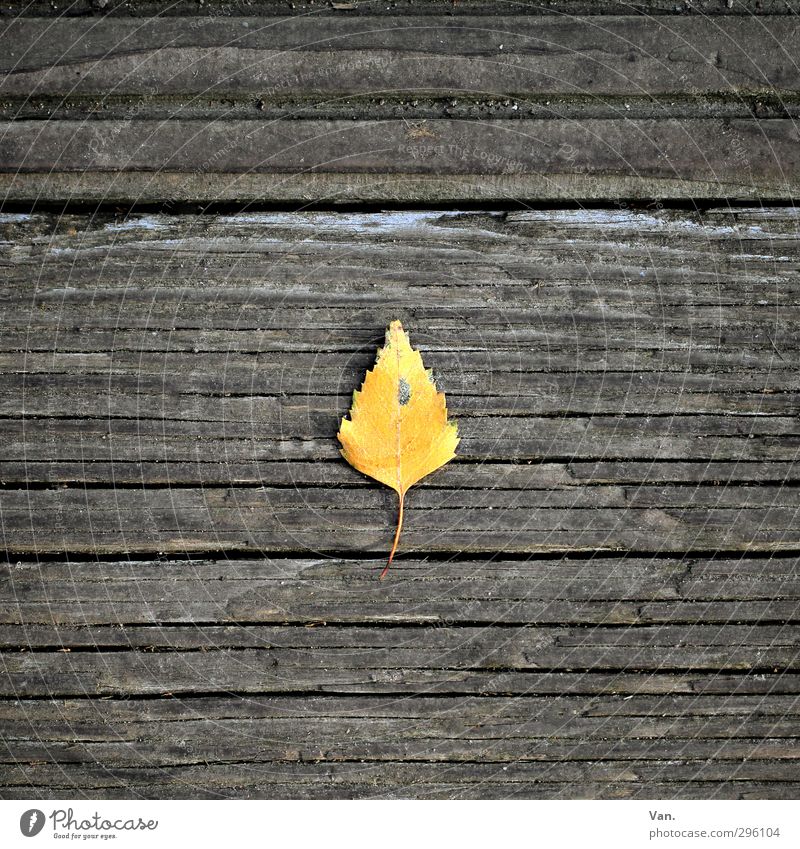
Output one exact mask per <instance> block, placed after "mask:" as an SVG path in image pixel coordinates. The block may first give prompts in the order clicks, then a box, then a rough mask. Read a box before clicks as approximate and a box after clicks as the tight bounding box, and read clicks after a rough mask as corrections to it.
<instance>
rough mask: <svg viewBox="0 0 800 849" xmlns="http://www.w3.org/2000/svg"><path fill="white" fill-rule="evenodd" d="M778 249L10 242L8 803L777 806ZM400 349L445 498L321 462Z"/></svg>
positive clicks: (782, 609) (785, 656)
mask: <svg viewBox="0 0 800 849" xmlns="http://www.w3.org/2000/svg"><path fill="white" fill-rule="evenodd" d="M797 232H798V218H797V215H796V213H795V210H793V209H786V208H779V207H775V208H752V209H742V208H732V207H724V206H723V207H718V208H715V209H711V210H708V211H706V212H702V213H699V212H696V211H694V212H689V211H683V210H663V209H650V210H640V211H634V210H630V209H624V208H618V209H605V210H591V211H587V210H528V211H518V212H500V211H497V212H461V213H455V212H449V213H444V212H441V211H427V212H424V211H421V212H407V211H406V212H394V213H367V212H363V211H362V212H350V213H322V212H315V213H304V214H302V213H278V212H274V213H256V212H254V213H246V212H245V213H240V214H235V215H229V214H220V215H213V214H206V215H168V214H164V215H151V214H138V213H135V214H130V215H128V216H120V217H117V216H114V215H108V214H107V213H104V212H102V211H101V212H99V213H97V214H95V215H78V214H69V213H68V214H65V215H56V214H52V215H51V214H46V213H32V214H31V213H6V214H4V215H3V217H2V218H0V238H1V239H2V241H1V242H0V263H1V264H2V267H3V278H4V285H3V287H2V291H0V309H1V310H2V319H1V320H2V328H3V333H2V334H0V416H2V427H3V436H4V442H3V452H2V456H0V519H1V520H2V532H3V544H4V548H5V549H6V562H5V563H4V564H3V566H2V569H0V600H1V601H2V604H0V661H1V662H2V668H3V673H4V674H3V676H2V681H1V682H0V726H2V730H3V738H4V740H5V742H6V746H5V747H4V752H3V753H2V754H1V755H0V795H2V796H3V797H6V798H20V796H26V797H28V796H30V797H31V798H57V797H61V798H64V797H67V798H71V797H73V796H80V797H86V798H111V797H127V798H130V796H131V795H137V796H142V797H148V798H165V799H166V798H344V797H350V798H397V797H418V798H653V797H654V796H659V797H662V798H741V799H744V798H775V799H778V798H795V797H796V793H797V786H798V783H797V781H796V776H797V772H796V768H795V766H794V764H795V762H796V759H797V756H798V748H797V710H798V707H797V706H798V699H797V697H798V694H799V693H800V670H799V669H798V658H800V653H799V652H798V645H799V641H800V631H798V623H800V615H798V608H799V607H800V586H798V581H800V572H799V571H798V550H800V539H798V536H797V528H798V522H797V514H798V509H800V502H798V498H800V495H798V489H797V481H798V476H797V448H798V428H797V413H798V399H797V393H798V384H797V377H796V374H797V369H796V366H797V363H798V355H797V350H798V335H797V329H796V322H795V321H794V319H793V316H794V311H795V309H796V307H797V301H798V295H800V292H798V288H797V281H796V272H797V268H798V248H797V245H798V240H797ZM395 317H399V318H401V319H402V320H403V321H404V323H405V324H406V325H407V326H408V328H409V330H410V331H411V333H412V340H413V341H414V343H415V345H418V346H419V347H420V348H421V349H422V351H423V353H424V357H425V361H426V364H427V365H429V366H430V367H432V368H433V369H434V372H435V374H436V376H437V378H438V379H439V380H440V381H441V384H442V387H443V389H444V390H445V391H446V392H447V395H448V402H449V407H450V409H451V410H452V412H453V415H454V416H455V418H457V419H458V421H459V424H460V426H461V428H462V432H463V434H464V442H463V444H462V446H463V451H461V453H460V455H459V458H458V461H457V462H454V463H453V464H452V465H451V466H450V467H448V468H446V469H443V470H442V472H441V474H437V475H436V476H433V477H431V478H430V479H429V480H428V481H425V482H422V483H421V484H420V486H419V489H418V490H417V491H416V492H412V493H411V494H410V495H409V499H410V502H409V510H408V514H407V522H408V526H407V530H406V536H405V537H404V540H403V546H402V554H401V556H400V557H399V559H398V561H397V562H396V563H395V564H394V565H393V572H392V573H390V579H389V580H387V581H384V582H378V581H377V580H376V574H377V572H378V571H380V568H382V566H383V563H384V556H385V552H386V549H387V544H388V542H389V541H390V540H389V538H390V536H391V529H392V527H393V524H392V523H393V519H394V509H395V507H394V503H393V501H392V499H391V497H390V493H388V492H384V491H383V490H381V489H380V488H379V487H377V486H373V485H372V484H370V483H369V482H367V481H366V480H365V479H363V478H362V477H361V476H359V475H358V474H357V473H355V472H354V471H353V470H352V469H350V468H349V467H348V466H347V465H346V464H345V463H343V462H342V461H341V460H340V459H338V455H337V453H336V445H335V440H334V435H335V431H336V428H337V426H338V421H339V417H340V416H341V415H342V414H343V412H344V411H345V410H346V408H347V406H348V404H349V394H350V392H351V391H352V389H353V388H355V387H356V386H357V385H358V382H359V381H360V379H361V377H362V375H363V371H364V369H365V368H367V367H368V365H369V364H370V363H371V361H372V358H373V357H374V351H375V347H376V345H377V344H378V343H379V341H380V338H381V336H382V333H383V330H384V328H385V326H386V324H387V323H388V320H390V319H391V318H395Z"/></svg>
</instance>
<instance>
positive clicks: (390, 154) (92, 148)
mask: <svg viewBox="0 0 800 849" xmlns="http://www.w3.org/2000/svg"><path fill="white" fill-rule="evenodd" d="M457 5H459V8H458V9H456V8H455V7H454V6H452V4H450V5H449V6H447V7H446V8H442V5H441V4H436V3H422V4H418V5H415V6H411V7H409V8H408V9H407V10H405V13H404V12H403V11H397V12H396V13H395V14H393V15H386V14H384V13H385V12H386V11H387V9H380V10H378V9H376V8H375V7H374V6H373V5H372V4H366V5H364V7H363V8H361V9H360V11H359V13H358V14H355V15H348V14H340V13H338V12H337V10H335V9H324V10H320V11H322V12H323V14H319V13H318V12H317V11H316V10H313V11H311V10H306V11H307V12H308V11H311V13H310V14H304V13H303V11H302V10H299V9H295V10H294V11H293V12H292V13H290V14H288V15H287V10H285V9H280V10H277V9H276V8H274V7H270V4H269V3H266V4H265V3H257V4H254V5H253V6H247V7H240V8H238V12H242V13H245V12H246V13H247V14H238V13H237V14H230V11H229V10H228V11H227V12H226V11H221V12H220V13H219V14H208V15H204V16H198V15H196V14H195V15H191V16H188V15H186V12H187V9H186V7H185V6H184V5H181V4H178V5H176V6H175V7H174V8H172V10H171V14H169V15H166V16H159V17H150V18H148V17H143V16H139V15H137V12H142V13H143V14H146V12H147V9H148V8H149V6H148V5H147V4H146V3H145V4H141V5H140V6H137V5H136V4H134V5H133V7H132V8H130V7H129V6H128V4H123V5H122V6H121V7H112V8H111V9H109V10H108V11H109V12H115V13H114V14H105V15H102V16H94V15H87V14H86V11H87V10H86V9H83V8H82V7H81V6H80V5H76V6H75V7H73V8H71V9H70V12H69V14H64V15H57V14H55V15H54V14H52V12H49V13H48V14H44V13H43V10H41V9H39V7H38V6H37V5H36V4H33V5H31V6H29V7H28V8H27V9H17V12H18V14H17V15H16V16H12V17H9V19H8V20H7V21H6V23H5V26H3V27H2V28H0V57H3V58H2V59H0V139H2V147H0V196H3V197H5V198H6V199H8V200H15V201H27V202H30V201H34V200H40V199H48V200H54V199H58V200H69V201H75V200H81V201H97V200H100V201H105V202H107V203H114V202H128V203H130V202H131V201H136V200H139V201H145V202H155V203H161V204H170V203H175V202H178V201H180V200H193V201H230V200H235V201H242V200H257V201H264V200H268V201H277V202H279V201H287V200H290V201H313V202H324V203H335V202H354V201H381V200H394V201H427V202H437V203H442V202H450V201H458V200H461V201H463V200H487V199H491V200H497V199H498V198H500V199H515V198H516V199H529V200H530V199H537V200H543V199H571V200H575V199H589V198H604V199H609V198H617V199H619V198H640V199H641V198H652V197H664V198H695V197H706V198H733V197H736V198H759V199H760V198H771V199H785V200H789V199H791V198H793V197H795V196H796V195H797V193H798V189H799V188H800V176H799V175H800V163H799V162H798V154H797V150H798V133H797V127H796V125H795V123H794V119H795V118H796V117H797V116H798V115H800V96H799V95H798V90H799V89H800V79H799V78H798V71H797V68H798V58H800V57H798V44H800V41H799V40H798V38H797V35H798V25H797V23H796V21H797V18H796V16H795V15H794V14H792V11H793V9H792V6H791V4H775V5H773V4H769V3H758V4H743V3H736V4H734V5H735V8H731V9H729V8H728V7H727V3H721V4H719V8H716V7H715V5H714V4H713V3H708V4H698V6H697V8H698V9H700V7H708V11H714V12H718V13H719V14H715V15H711V16H708V17H703V16H697V15H694V14H692V15H683V14H660V13H661V12H668V11H672V12H673V13H674V12H676V11H680V9H678V10H676V9H675V7H674V6H673V7H672V8H671V9H668V8H666V7H665V6H662V5H661V4H659V3H650V4H648V3H645V4H640V5H633V6H625V5H624V4H616V3H601V4H598V5H597V6H596V8H595V9H594V12H595V14H586V15H583V14H574V12H576V11H577V12H579V11H580V10H581V8H582V7H580V4H577V5H576V4H575V3H570V2H566V3H561V4H547V5H546V6H544V5H537V4H531V5H530V7H525V6H523V7H520V6H519V5H511V4H509V5H508V6H506V7H503V6H502V4H489V5H486V4H481V3H472V2H469V3H465V4H457ZM461 6H463V8H461ZM751 6H758V8H757V9H756V8H754V7H753V8H751ZM573 7H574V8H573ZM579 7H580V8H579ZM650 7H652V10H653V11H655V12H657V13H659V14H655V15H650V14H640V12H642V11H646V10H647V9H649V8H650ZM392 8H395V7H390V11H391V9H392ZM548 10H549V14H541V13H542V12H543V11H548ZM10 11H11V12H12V15H13V12H14V9H13V8H12V9H11V10H10ZM37 11H38V12H40V13H41V14H42V17H35V16H34V15H35V14H36V13H37ZM341 11H342V10H339V12H341ZM354 11H355V10H354ZM621 11H624V12H627V14H609V12H621ZM765 11H766V12H767V14H763V13H764V12H765ZM22 12H24V14H19V13H22ZM372 12H377V13H378V14H376V15H375V16H374V17H370V14H371V13H372ZM521 12H524V14H521ZM172 13H178V16H175V15H174V14H172ZM259 13H261V14H259ZM270 13H271V14H270ZM276 13H277V14H276ZM565 13H566V14H565ZM754 13H757V14H754ZM181 14H182V15H183V16H181Z"/></svg>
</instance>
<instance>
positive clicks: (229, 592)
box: [0, 557, 800, 649]
mask: <svg viewBox="0 0 800 849" xmlns="http://www.w3.org/2000/svg"><path fill="white" fill-rule="evenodd" d="M382 565H383V564H382V562H381V563H380V564H377V565H376V562H375V561H370V560H355V561H348V560H337V559H327V560H326V559H321V560H307V559H293V560H280V559H277V560H271V559H263V560H250V561H249V560H233V561H230V560H218V561H211V560H209V561H197V560H194V561H189V562H184V561H173V562H170V563H164V562H163V561H135V560H133V561H123V562H114V561H110V562H109V561H106V562H85V563H83V562H81V563H74V562H73V563H69V562H67V563H63V562H60V561H53V562H47V561H44V562H40V563H18V564H13V565H12V564H8V565H6V566H4V567H3V568H2V570H1V571H0V575H2V579H3V590H2V598H3V601H4V604H3V608H2V611H0V621H1V622H2V623H4V624H3V625H2V626H0V643H2V645H4V646H6V647H8V648H9V649H13V648H26V647H28V648H36V647H48V646H51V647H52V646H77V645H81V646H84V647H86V646H92V645H94V644H95V643H94V641H95V640H96V639H100V637H99V634H100V633H101V632H99V631H98V632H94V631H91V630H85V631H81V632H78V633H76V632H75V631H74V630H73V628H74V626H87V625H90V624H92V625H115V626H116V625H125V626H126V627H129V626H135V625H150V624H156V623H172V624H178V623H186V624H191V623H193V622H204V623H220V624H223V623H232V624H236V623H242V622H247V623H275V624H282V623H296V624H303V625H305V624H308V623H314V622H325V623H328V624H336V623H344V624H347V623H351V624H357V623H362V624H364V623H370V622H371V623H386V624H402V623H406V624H427V625H433V626H442V625H458V624H466V625H471V624H482V625H486V626H492V625H496V624H499V623H504V624H519V625H527V624H537V623H538V624H552V625H555V624H566V623H574V624H576V625H588V624H599V625H604V624H605V625H623V624H630V625H634V624H642V625H644V624H654V623H664V624H668V623H678V622H685V623H687V624H690V625H691V624H696V623H698V622H703V623H707V624H708V623H719V624H723V625H724V624H730V623H733V622H737V623H747V622H750V623H753V624H755V625H759V624H767V623H775V622H776V621H796V620H797V619H798V618H800V616H798V614H799V613H800V601H798V597H799V596H800V583H799V582H800V576H799V575H798V563H797V559H796V558H773V559H768V560H753V559H747V558H741V559H736V560H709V559H708V558H687V559H683V560H668V559H651V560H647V559H641V558H639V559H633V558H625V559H619V560H606V559H603V558H602V557H594V558H592V559H590V560H586V561H580V560H579V561H570V560H552V561H547V560H545V561H538V562H537V561H531V562H516V561H511V562H508V561H505V562H504V561H503V560H502V559H499V558H497V557H493V558H490V559H488V560H487V561H485V562H481V561H463V560H458V559H455V558H454V559H453V560H452V561H445V562H428V561H426V560H414V559H411V558H401V559H399V560H398V561H397V563H396V564H395V565H394V566H393V571H392V581H391V582H390V583H389V584H387V585H386V586H385V587H382V588H381V592H380V593H379V594H376V591H375V574H376V569H377V568H379V566H380V567H381V568H382ZM21 626H24V628H22V627H21ZM104 633H105V637H104V639H106V640H107V639H109V635H108V632H107V631H106V632H104ZM135 633H137V634H141V635H143V636H142V637H141V639H144V640H146V641H148V643H147V644H148V645H149V641H150V640H152V638H153V632H152V631H141V632H135ZM111 636H112V637H113V639H114V642H115V644H121V645H126V642H125V641H126V639H127V638H128V637H129V636H130V631H126V632H124V633H122V634H117V635H113V634H112V635H111ZM131 639H133V637H132V636H131Z"/></svg>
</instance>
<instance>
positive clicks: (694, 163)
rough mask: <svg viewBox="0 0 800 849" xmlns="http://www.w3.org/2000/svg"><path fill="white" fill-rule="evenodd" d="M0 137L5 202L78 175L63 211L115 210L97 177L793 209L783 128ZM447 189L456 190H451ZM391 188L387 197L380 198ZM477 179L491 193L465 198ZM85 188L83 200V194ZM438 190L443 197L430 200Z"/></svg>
mask: <svg viewBox="0 0 800 849" xmlns="http://www.w3.org/2000/svg"><path fill="white" fill-rule="evenodd" d="M0 135H2V138H3V156H2V160H0V171H2V172H5V179H4V180H3V181H2V184H0V189H2V191H3V193H4V195H5V196H6V197H7V198H8V199H22V198H25V197H28V198H31V192H32V191H33V188H34V187H37V186H38V190H37V192H36V193H35V194H34V195H33V197H41V196H42V195H41V193H42V191H46V192H47V195H49V194H50V193H51V192H54V191H55V186H56V183H55V182H53V180H54V179H55V180H57V179H58V175H59V174H60V173H65V174H70V173H74V174H75V177H74V178H72V179H71V180H70V179H69V178H68V183H67V185H70V186H71V190H72V191H74V192H75V194H74V195H73V198H72V199H73V200H78V199H85V198H88V197H90V196H91V194H92V192H97V191H99V189H100V184H101V183H102V185H103V194H102V195H101V196H102V197H104V198H105V199H107V200H113V198H114V196H115V194H114V193H115V187H114V179H115V178H114V177H113V176H112V178H111V179H109V177H107V176H103V175H104V173H105V172H114V173H115V174H121V175H123V176H124V175H126V174H131V173H133V174H138V175H139V176H138V177H137V178H136V180H138V183H139V186H140V188H141V189H143V191H142V193H141V194H137V195H133V196H132V195H131V194H130V192H131V190H132V187H133V185H134V183H130V182H129V183H128V186H127V187H122V184H120V187H122V191H123V194H127V195H128V197H132V198H133V199H137V200H154V199H159V198H160V199H161V200H162V201H166V200H168V201H170V202H174V201H175V200H176V199H180V198H182V197H195V198H197V199H205V200H213V199H224V198H225V197H227V196H230V195H229V193H230V192H231V191H233V192H235V193H236V194H237V196H238V197H240V198H245V199H246V198H254V197H260V198H264V197H274V198H275V199H284V200H285V199H288V198H292V197H294V198H297V199H300V198H302V197H308V198H312V197H313V198H315V199H317V200H319V199H322V198H324V199H327V200H330V199H331V198H333V197H335V196H336V195H339V194H340V193H341V192H345V194H346V196H348V197H349V198H350V199H362V200H365V199H377V198H382V197H394V198H396V199H400V198H402V197H403V196H404V192H405V197H406V198H410V197H416V199H417V200H421V201H431V200H435V199H437V198H438V199H439V200H440V201H441V200H444V199H445V198H454V197H459V196H460V197H464V198H473V197H479V196H481V195H482V194H485V193H487V192H488V193H489V194H490V195H493V196H494V197H495V198H508V197H511V198H514V197H523V198H524V197H537V196H538V197H540V198H558V197H562V196H568V197H571V198H572V199H577V198H583V197H592V196H595V195H597V194H598V192H600V193H602V194H603V195H604V196H605V197H606V198H620V197H643V196H644V197H653V196H658V197H669V196H673V195H674V196H679V197H687V196H689V197H692V196H697V195H700V196H706V197H723V198H727V197H758V198H761V197H775V198H780V197H794V196H795V195H796V194H797V190H798V170H799V169H798V156H799V154H798V153H797V151H798V145H797V138H798V137H797V128H796V126H795V124H794V123H793V122H792V121H791V120H781V119H776V120H772V121H765V122H755V121H752V120H746V119H732V120H730V121H724V122H720V121H719V120H711V119H708V120H702V119H699V120H698V119H686V120H681V119H667V120H663V121H659V120H648V119H591V120H586V121H582V122H579V123H578V124H576V123H575V122H573V121H566V120H563V121H559V120H553V121H543V122H542V121H532V120H525V119H521V120H515V121H508V120H497V121H491V122H469V121H452V120H447V119H442V120H439V121H436V122H431V126H430V127H426V126H423V127H414V126H413V125H410V124H409V123H408V122H407V121H403V120H399V121H398V120H386V121H375V122H371V121H364V120H356V121H353V120H350V121H323V120H305V121H293V122H269V121H268V122H264V123H262V122H250V121H218V122H210V123H209V122H205V121H182V120H178V119H176V120H172V121H147V120H141V121H133V122H130V121H129V122H124V121H106V122H102V126H101V125H100V123H99V122H86V121H53V122H39V121H26V120H21V121H17V122H0ZM765 151H768V153H767V154H766V155H765ZM54 172H55V173H54ZM164 172H166V176H164V177H162V176H161V175H162V173H164ZM37 173H39V174H41V173H44V174H47V175H49V178H48V180H49V185H48V182H40V183H37V182H36V180H35V179H34V180H33V181H27V182H26V181H25V180H24V179H20V177H19V174H29V175H36V174H37ZM87 174H88V175H89V176H86V175H87ZM170 175H172V176H170ZM262 175H263V179H262ZM350 175H353V176H355V177H356V178H357V179H356V180H352V179H350ZM376 175H384V176H383V177H381V178H378V177H376ZM450 175H452V176H453V177H456V178H458V179H457V180H449V176H450ZM215 177H216V179H214V178H215ZM387 177H392V178H393V183H394V185H392V183H390V184H388V185H386V184H384V181H385V180H386V178H387ZM418 177H420V178H422V182H420V181H419V180H418V179H417V178H418ZM484 177H486V178H488V179H489V180H490V181H491V182H490V183H486V184H485V185H484V186H483V187H482V188H478V189H475V188H469V186H470V185H472V184H474V183H480V182H481V180H483V178H484ZM142 178H144V179H142ZM551 180H552V182H551ZM87 181H88V186H89V188H88V192H87V191H86V190H84V189H82V188H81V183H83V182H87ZM426 182H427V186H426V184H425V183H426ZM404 185H405V189H404V188H403V186H404ZM443 185H447V186H448V188H447V189H446V191H447V192H448V194H445V193H444V192H443V191H441V190H440V188H437V187H438V186H443ZM92 186H94V188H92ZM201 186H205V188H200V187H201ZM503 186H505V188H503ZM371 187H372V188H371ZM376 187H377V188H376ZM537 187H538V188H537ZM409 191H410V193H409ZM47 195H45V196H47Z"/></svg>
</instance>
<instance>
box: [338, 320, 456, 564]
mask: <svg viewBox="0 0 800 849" xmlns="http://www.w3.org/2000/svg"><path fill="white" fill-rule="evenodd" d="M349 416H350V419H349V421H348V419H347V418H343V419H342V424H341V427H340V428H339V433H338V434H337V435H338V438H339V442H341V443H342V449H341V453H342V456H343V457H344V459H345V460H347V462H348V463H350V465H351V466H354V467H355V468H356V469H358V471H359V472H363V473H364V474H365V475H368V476H369V477H371V478H375V480H378V481H380V482H381V483H382V484H386V486H390V487H391V488H392V489H394V490H395V491H396V492H397V494H398V496H399V498H400V503H399V509H398V513H397V530H396V531H395V535H394V543H393V545H392V550H391V552H390V554H389V562H388V563H387V564H386V567H385V568H384V570H383V572H381V578H383V577H384V576H385V575H386V573H387V572H388V571H389V566H391V565H392V558H393V557H394V553H395V551H396V550H397V543H398V541H399V539H400V531H401V530H402V528H403V503H404V500H405V496H406V492H407V491H408V489H409V487H411V486H413V485H414V484H415V483H416V482H417V481H419V480H421V479H422V478H424V477H425V475H429V474H430V473H431V472H434V471H436V469H438V468H440V467H441V466H443V465H444V464H445V463H448V462H449V461H450V460H452V459H453V457H455V455H456V446H457V445H458V441H459V440H458V427H457V425H456V424H455V422H448V421H447V406H446V404H445V398H444V394H443V393H442V392H438V391H437V389H436V384H435V383H434V382H433V375H432V374H431V372H430V371H427V370H426V369H425V366H424V365H423V364H422V356H421V355H420V353H419V351H415V350H414V349H413V348H412V347H411V343H410V341H409V339H408V334H407V333H406V332H405V331H404V330H403V325H402V324H401V323H400V322H399V321H393V322H392V323H391V324H390V325H389V329H388V330H387V331H386V342H385V344H384V346H383V348H380V349H379V350H378V356H377V359H376V360H375V366H374V368H373V369H372V370H371V371H368V372H367V374H366V376H365V378H364V383H363V385H362V387H361V390H360V391H356V392H354V393H353V406H352V407H351V408H350V413H349Z"/></svg>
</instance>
